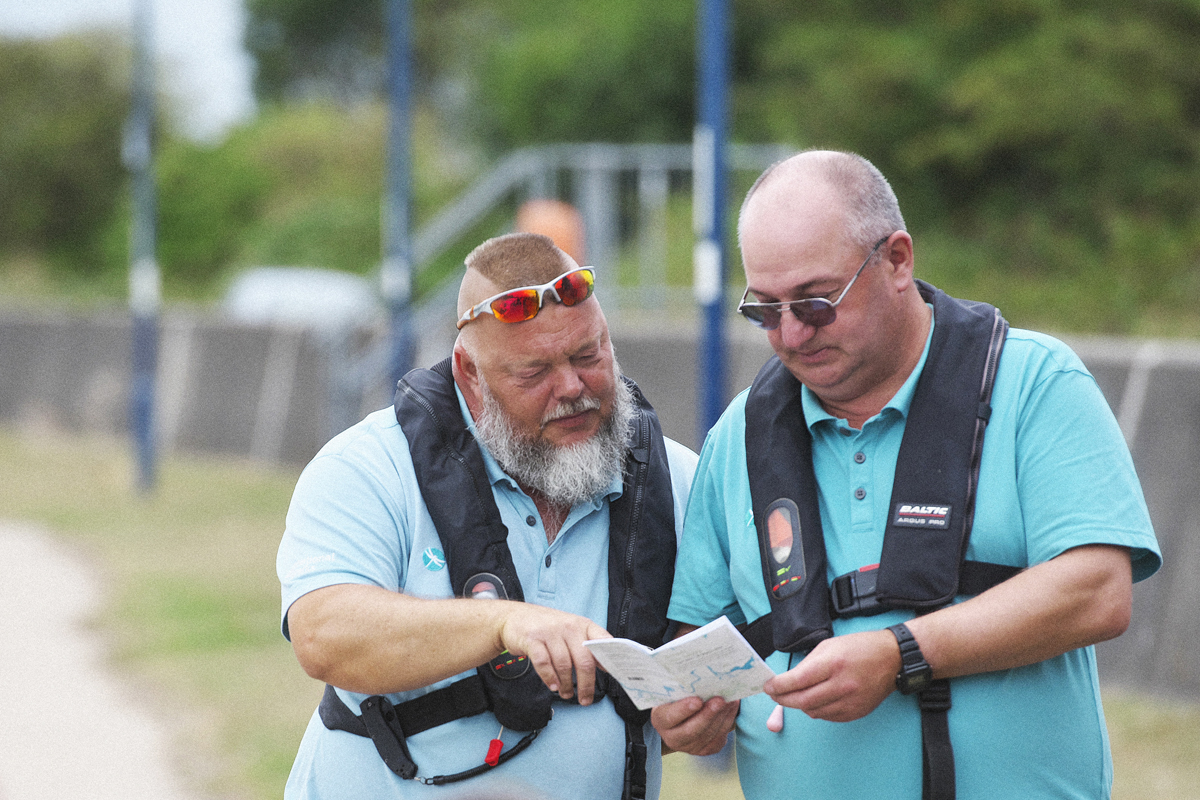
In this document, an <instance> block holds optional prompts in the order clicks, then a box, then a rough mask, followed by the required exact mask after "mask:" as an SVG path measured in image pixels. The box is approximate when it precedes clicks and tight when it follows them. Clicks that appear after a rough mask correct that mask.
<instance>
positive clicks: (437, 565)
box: [421, 547, 446, 572]
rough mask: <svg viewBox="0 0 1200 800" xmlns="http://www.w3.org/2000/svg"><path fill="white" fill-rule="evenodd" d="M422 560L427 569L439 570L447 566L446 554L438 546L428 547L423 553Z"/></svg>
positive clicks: (431, 570)
mask: <svg viewBox="0 0 1200 800" xmlns="http://www.w3.org/2000/svg"><path fill="white" fill-rule="evenodd" d="M421 562H422V563H423V564H424V565H425V569H427V570H429V571H430V572H437V571H438V570H439V569H442V568H444V567H445V566H446V556H445V555H444V554H443V553H442V551H441V550H439V549H438V548H436V547H426V548H425V551H424V552H423V553H421Z"/></svg>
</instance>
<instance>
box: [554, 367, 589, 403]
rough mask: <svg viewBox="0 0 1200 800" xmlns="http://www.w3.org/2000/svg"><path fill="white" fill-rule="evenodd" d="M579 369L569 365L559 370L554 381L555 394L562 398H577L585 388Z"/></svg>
mask: <svg viewBox="0 0 1200 800" xmlns="http://www.w3.org/2000/svg"><path fill="white" fill-rule="evenodd" d="M585 388H586V387H585V385H584V382H583V378H581V377H580V375H579V370H577V369H575V367H573V366H570V365H567V366H564V367H562V368H561V369H559V370H558V372H557V374H556V376H555V381H554V394H555V396H556V397H557V398H558V399H560V400H575V399H577V398H578V397H579V396H580V395H582V394H583V391H584V389H585Z"/></svg>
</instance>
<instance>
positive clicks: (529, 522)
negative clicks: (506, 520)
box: [525, 514, 537, 528]
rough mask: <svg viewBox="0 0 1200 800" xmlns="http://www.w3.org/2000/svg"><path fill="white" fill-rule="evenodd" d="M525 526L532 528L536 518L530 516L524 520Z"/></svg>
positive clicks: (535, 523)
mask: <svg viewBox="0 0 1200 800" xmlns="http://www.w3.org/2000/svg"><path fill="white" fill-rule="evenodd" d="M525 524H526V525H528V526H529V527H531V528H532V527H533V526H534V525H537V518H536V517H534V516H533V514H530V515H529V516H528V517H526V518H525Z"/></svg>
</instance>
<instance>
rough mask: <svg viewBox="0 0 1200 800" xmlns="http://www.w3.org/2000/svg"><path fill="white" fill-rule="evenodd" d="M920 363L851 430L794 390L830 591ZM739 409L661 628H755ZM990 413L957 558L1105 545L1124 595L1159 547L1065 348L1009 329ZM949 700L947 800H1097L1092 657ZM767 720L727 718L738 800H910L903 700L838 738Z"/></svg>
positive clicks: (1108, 420) (1106, 759) (915, 716)
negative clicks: (951, 793)
mask: <svg viewBox="0 0 1200 800" xmlns="http://www.w3.org/2000/svg"><path fill="white" fill-rule="evenodd" d="M930 336H931V337H932V331H931V332H930ZM928 349H929V341H928V340H927V341H926V351H925V355H923V356H922V357H921V361H920V363H919V364H918V366H917V368H916V370H914V372H913V374H912V375H911V376H909V380H908V381H907V382H906V383H905V384H904V386H903V387H902V388H901V389H900V391H899V392H898V393H897V394H896V396H895V397H894V398H893V399H892V401H891V402H890V403H888V405H887V406H886V407H885V408H884V409H883V410H882V411H881V412H880V413H879V414H878V415H876V416H875V417H872V418H871V419H869V420H868V421H867V422H866V423H865V424H864V425H863V428H862V430H861V431H859V430H854V429H852V428H850V427H849V426H848V425H847V424H846V422H845V421H844V420H840V419H836V418H834V417H831V416H830V415H829V414H827V413H826V412H825V411H824V410H823V409H822V408H821V406H820V404H819V403H818V402H817V400H816V398H815V397H814V396H813V395H812V394H811V393H810V392H809V391H808V389H807V388H805V389H804V390H803V402H804V413H805V417H806V419H807V420H808V425H809V429H810V431H811V433H812V437H813V462H814V468H815V470H816V475H817V480H818V482H819V484H820V485H819V492H818V497H819V504H820V513H821V521H822V525H823V526H824V530H825V541H826V550H827V557H828V567H829V569H828V576H827V577H828V578H829V579H830V580H832V579H833V578H834V577H836V576H837V575H841V574H844V573H846V572H851V571H853V570H855V569H858V568H859V567H863V566H866V565H869V564H875V563H878V561H879V558H880V553H881V552H882V545H883V532H884V527H885V524H886V521H887V517H888V507H889V503H890V500H891V493H892V482H893V478H894V473H895V465H896V458H897V455H898V454H899V451H900V441H901V438H902V436H903V433H904V423H905V418H906V415H907V413H908V408H909V405H910V403H911V401H912V396H913V392H914V390H915V388H916V383H917V379H918V377H919V375H920V372H921V370H922V369H923V367H924V363H925V357H926V356H927V355H928ZM746 395H747V392H743V393H742V394H740V395H739V396H738V397H737V398H735V400H734V401H733V403H732V404H731V405H730V407H729V408H728V409H727V410H726V412H725V414H724V415H723V416H722V417H721V419H720V421H719V422H718V423H717V425H716V426H715V427H714V428H713V430H712V431H711V432H710V434H709V436H708V438H707V440H706V441H705V443H704V448H703V450H702V451H701V454H700V465H699V467H698V468H697V471H696V479H695V483H694V485H693V491H692V496H691V501H690V504H689V506H688V514H687V520H686V523H685V529H684V536H683V544H682V546H681V548H680V554H679V558H678V560H677V564H676V573H675V587H674V593H673V595H672V599H671V608H670V616H671V618H672V619H676V620H679V621H682V622H685V623H690V624H695V625H700V624H703V623H706V622H708V621H709V620H712V619H715V618H716V617H719V616H721V615H722V614H727V615H728V616H729V618H730V619H731V620H732V621H734V622H735V623H736V622H743V621H747V620H749V621H753V620H754V619H757V618H758V617H760V616H762V615H763V614H766V613H767V612H769V611H770V604H769V602H768V600H767V594H766V589H765V587H764V586H763V577H762V568H761V564H760V561H759V555H758V538H757V534H756V532H755V528H754V521H753V515H752V512H751V500H750V486H749V483H748V480H747V477H746V448H745V429H746V428H745V426H746V419H745V407H746ZM992 406H993V414H992V417H991V421H990V423H989V425H988V428H987V434H986V439H985V442H984V449H983V462H982V466H981V470H980V489H979V493H978V502H977V507H976V513H975V523H974V528H973V531H972V534H971V540H970V546H969V547H968V550H967V558H969V559H974V560H978V561H990V562H997V563H1001V564H1010V565H1015V566H1020V567H1025V566H1030V565H1033V564H1038V563H1040V562H1043V561H1046V560H1048V559H1051V558H1054V557H1055V556H1057V555H1059V554H1061V553H1063V552H1064V551H1066V550H1068V549H1070V548H1072V547H1076V546H1079V545H1084V544H1093V543H1104V544H1114V545H1122V546H1124V547H1128V548H1130V551H1131V557H1132V559H1133V574H1134V580H1141V579H1144V578H1146V577H1148V576H1149V575H1151V574H1152V573H1153V572H1154V571H1155V570H1156V569H1158V567H1159V565H1160V564H1161V556H1160V553H1159V550H1158V544H1157V542H1156V540H1155V537H1154V532H1153V530H1152V528H1151V525H1150V518H1149V514H1148V512H1147V510H1146V505H1145V501H1144V499H1143V496H1142V490H1141V487H1140V484H1139V483H1138V479H1137V475H1136V473H1135V472H1134V467H1133V462H1132V459H1131V458H1130V455H1129V450H1128V448H1127V447H1126V444H1125V440H1124V438H1123V437H1122V435H1121V431H1120V429H1119V428H1118V426H1117V423H1116V420H1115V419H1114V418H1113V415H1112V412H1111V411H1110V409H1109V407H1108V405H1107V403H1106V402H1105V400H1104V397H1103V395H1102V394H1101V393H1100V390H1099V388H1098V387H1097V386H1096V383H1095V381H1094V379H1093V378H1092V376H1091V375H1090V374H1089V373H1088V372H1087V369H1086V368H1085V367H1084V365H1083V363H1082V362H1081V361H1080V360H1079V358H1078V357H1077V356H1076V355H1075V354H1074V353H1073V352H1072V351H1071V350H1070V349H1069V348H1068V347H1067V346H1066V345H1064V344H1063V343H1061V342H1059V341H1057V340H1056V339H1053V338H1051V337H1049V336H1045V335H1042V334H1038V333H1034V332H1031V331H1025V330H1017V329H1013V330H1010V331H1009V334H1008V339H1007V341H1006V344H1005V348H1004V353H1003V356H1002V357H1001V360H1000V369H999V373H998V375H997V377H996V384H995V389H994V393H993V398H992ZM911 616H912V614H911V612H898V611H896V612H888V613H885V614H882V615H879V616H874V617H860V618H857V619H846V620H835V621H834V623H833V625H834V633H835V635H842V634H846V633H852V632H855V631H863V630H873V629H880V628H883V627H886V626H888V625H892V624H895V623H897V622H903V621H905V620H906V619H908V618H910V617H911ZM792 658H793V659H794V658H798V656H793V657H792ZM768 663H769V664H770V665H771V667H772V668H773V669H774V670H775V672H776V673H782V672H784V671H786V670H787V669H788V667H789V656H788V655H787V654H783V653H775V654H774V655H772V656H771V657H770V658H769V659H768ZM791 663H792V665H794V664H795V663H796V662H795V661H792V662H791ZM951 686H952V702H953V707H952V708H951V710H950V712H949V725H950V736H951V741H952V743H953V746H954V757H955V767H956V774H957V788H958V798H959V800H1003V799H1004V798H1011V800H1032V799H1034V798H1051V797H1053V798H1079V800H1085V799H1086V800H1096V799H1097V798H1107V797H1108V796H1109V793H1110V786H1111V782H1112V764H1111V759H1110V755H1109V747H1108V739H1107V732H1106V729H1105V724H1104V716H1103V711H1102V708H1101V705H1100V691H1099V683H1098V680H1097V677H1096V659H1095V653H1094V650H1093V648H1091V647H1086V648H1082V649H1078V650H1073V651H1071V652H1069V653H1066V654H1065V655H1062V656H1059V657H1057V658H1052V659H1049V660H1047V661H1043V662H1041V663H1038V664H1033V665H1030V666H1026V667H1022V668H1019V669H1011V670H1005V671H1002V672H991V673H984V674H979V675H972V676H967V677H962V678H955V679H953V680H952V681H951ZM774 706H775V704H774V702H773V701H772V700H771V699H770V698H769V697H767V696H766V695H765V694H757V695H754V696H753V697H749V698H746V699H745V700H743V701H742V706H741V711H740V714H739V716H738V721H737V759H738V774H739V776H740V778H741V782H742V789H743V792H744V793H745V796H746V798H747V800H774V799H775V798H780V797H811V798H835V797H836V798H842V797H847V798H849V797H869V798H871V799H872V800H915V798H920V797H921V728H920V718H919V713H918V710H917V705H916V698H915V697H906V696H904V695H901V694H899V693H898V692H893V693H892V694H891V695H889V696H888V698H887V699H886V700H884V702H883V703H882V704H881V705H880V706H879V707H878V708H877V709H876V710H875V711H873V712H872V713H871V714H869V715H867V716H866V717H864V718H862V719H859V720H856V721H854V722H848V723H834V722H826V721H822V720H813V719H810V718H809V717H808V716H806V715H805V714H804V713H803V712H801V711H798V710H794V709H786V710H785V724H784V730H783V732H782V733H780V734H776V733H772V732H770V731H768V730H767V728H766V719H767V716H768V715H769V714H770V713H771V711H772V709H773V708H774Z"/></svg>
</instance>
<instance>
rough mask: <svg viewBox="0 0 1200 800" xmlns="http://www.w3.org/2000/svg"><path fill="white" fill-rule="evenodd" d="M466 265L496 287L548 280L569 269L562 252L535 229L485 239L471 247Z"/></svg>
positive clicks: (502, 288) (503, 288) (529, 284)
mask: <svg viewBox="0 0 1200 800" xmlns="http://www.w3.org/2000/svg"><path fill="white" fill-rule="evenodd" d="M466 265H467V269H473V270H475V271H476V272H478V273H479V274H480V275H482V276H483V277H485V278H487V279H488V280H489V281H491V282H492V283H494V284H495V285H496V288H497V289H498V290H499V291H506V290H508V289H515V288H517V287H518V286H533V285H537V284H542V283H548V282H549V281H551V280H554V279H555V278H557V277H558V276H559V275H562V274H563V273H564V272H566V271H567V270H569V269H571V263H570V261H569V260H568V257H567V256H566V254H565V253H563V251H562V250H559V249H558V248H557V247H556V246H555V245H554V241H553V240H552V239H550V237H549V236H542V235H541V234H538V233H509V234H505V235H504V236H496V237H493V238H491V239H488V240H487V241H486V242H484V243H483V244H481V245H479V246H478V247H476V248H475V249H474V250H472V251H471V253H470V254H469V255H468V256H467V259H466Z"/></svg>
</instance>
